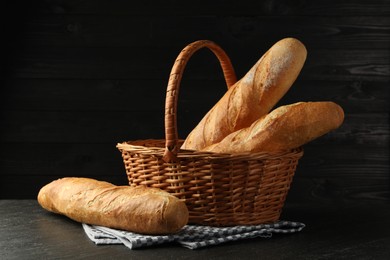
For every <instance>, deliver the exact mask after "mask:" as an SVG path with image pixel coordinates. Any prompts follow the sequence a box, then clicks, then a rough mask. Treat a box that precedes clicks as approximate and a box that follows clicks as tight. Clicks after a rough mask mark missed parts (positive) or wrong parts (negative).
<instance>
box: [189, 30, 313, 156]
mask: <svg viewBox="0 0 390 260" xmlns="http://www.w3.org/2000/svg"><path fill="white" fill-rule="evenodd" d="M306 54H307V52H306V48H305V46H304V45H303V44H302V43H301V42H300V41H298V40H297V39H294V38H286V39H283V40H280V41H279V42H277V43H275V44H274V45H273V46H272V47H271V48H270V49H269V50H268V51H267V52H266V53H265V54H264V55H263V56H262V57H261V59H260V60H259V61H258V62H257V63H256V64H255V65H254V66H253V67H252V68H251V70H250V71H249V72H248V73H247V74H246V75H245V76H244V77H243V78H242V79H241V80H240V81H238V82H237V83H236V84H234V85H233V86H232V87H231V88H230V89H229V90H228V91H227V92H226V93H225V95H224V96H223V97H222V98H221V99H220V100H219V101H218V103H217V104H216V105H215V106H214V107H213V108H212V109H211V110H210V111H209V112H208V113H207V114H206V115H205V116H204V117H203V119H202V120H201V121H200V122H199V124H198V125H197V126H196V127H195V128H194V129H193V130H192V132H191V133H190V134H189V135H188V136H187V138H186V140H185V142H184V144H183V145H182V147H181V148H182V149H189V150H200V149H202V148H204V147H206V146H209V145H211V144H214V143H217V142H219V141H221V140H222V139H223V138H224V137H226V136H227V135H228V134H230V133H232V132H235V131H237V130H239V129H241V128H244V127H249V126H250V125H251V124H252V123H253V122H254V121H255V120H257V119H258V118H260V117H261V116H263V115H265V114H267V113H268V112H269V111H270V110H271V109H272V108H273V107H274V106H275V104H276V103H277V102H278V101H279V100H280V99H281V98H282V96H283V95H284V94H285V93H286V92H287V91H288V89H289V88H290V87H291V85H292V84H293V82H294V81H295V80H296V78H297V77H298V75H299V73H300V71H301V69H302V67H303V64H304V62H305V60H306Z"/></svg>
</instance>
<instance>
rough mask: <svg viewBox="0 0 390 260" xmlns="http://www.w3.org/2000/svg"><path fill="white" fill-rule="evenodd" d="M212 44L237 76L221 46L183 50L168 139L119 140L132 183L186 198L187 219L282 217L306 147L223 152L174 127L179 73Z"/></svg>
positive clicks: (219, 221) (170, 98)
mask: <svg viewBox="0 0 390 260" xmlns="http://www.w3.org/2000/svg"><path fill="white" fill-rule="evenodd" d="M203 47H208V48H209V49H210V50H211V51H213V53H214V54H215V55H216V56H217V57H218V59H219V61H220V64H221V66H222V69H223V72H224V75H225V80H226V83H227V85H228V87H230V86H232V85H233V84H234V83H235V82H236V78H235V74H234V71H233V68H232V66H231V63H230V60H229V59H228V57H227V55H226V54H225V53H224V51H223V50H222V49H220V47H219V46H217V45H216V44H215V43H213V42H210V41H206V40H204V41H196V42H194V43H192V44H190V45H188V46H187V47H186V48H185V49H183V51H182V52H181V53H180V55H179V56H178V58H177V59H176V62H175V64H174V66H173V68H172V71H171V75H170V78H169V83H168V89H167V96H166V103H165V138H166V139H165V140H155V139H149V140H137V141H129V142H124V143H119V144H117V148H118V149H119V150H120V151H121V153H122V157H123V162H124V165H125V169H126V174H127V177H128V180H129V185H130V186H138V185H144V186H148V187H154V188H159V189H162V190H165V191H167V192H169V193H171V194H172V195H174V196H176V197H177V198H179V199H181V200H183V201H184V202H185V203H186V205H187V208H188V210H189V223H191V224H200V225H210V226H235V225H258V224H263V223H271V222H275V221H277V220H279V217H280V214H281V212H282V208H283V205H284V202H285V200H286V197H287V193H288V191H289V188H290V185H291V182H292V179H293V176H294V173H295V170H296V167H297V164H298V160H299V159H300V158H301V157H302V155H303V149H302V148H297V149H293V150H288V151H279V152H272V153H265V152H259V153H240V154H220V153H211V152H202V151H193V150H181V149H180V146H181V145H182V142H183V140H179V139H178V134H177V127H176V122H177V118H176V114H177V113H176V108H177V95H178V88H179V85H180V84H179V83H180V80H181V75H182V73H183V71H184V67H185V65H186V63H187V61H188V59H189V57H191V55H192V54H193V53H194V52H195V51H197V50H198V49H200V48H203Z"/></svg>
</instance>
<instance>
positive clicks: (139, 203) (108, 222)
mask: <svg viewBox="0 0 390 260" xmlns="http://www.w3.org/2000/svg"><path fill="white" fill-rule="evenodd" d="M38 202H39V204H40V205H41V206H42V207H43V208H44V209H46V210H48V211H51V212H54V213H58V214H62V215H65V216H67V217H69V218H71V219H73V220H75V221H78V222H81V223H87V224H93V225H101V226H106V227H111V228H117V229H122V230H127V231H131V232H136V233H142V234H151V235H157V234H170V233H175V232H178V231H179V230H180V229H181V228H182V227H183V226H184V225H186V224H187V222H188V215H189V214H188V209H187V207H186V205H185V203H184V202H182V201H180V200H179V199H178V198H176V197H174V196H173V195H170V194H169V193H168V192H165V191H162V190H160V189H157V188H148V187H144V186H138V187H130V186H116V185H113V184H111V183H108V182H104V181H97V180H94V179H89V178H76V177H67V178H62V179H58V180H55V181H53V182H51V183H49V184H47V185H46V186H44V187H43V188H42V189H41V190H40V191H39V194H38Z"/></svg>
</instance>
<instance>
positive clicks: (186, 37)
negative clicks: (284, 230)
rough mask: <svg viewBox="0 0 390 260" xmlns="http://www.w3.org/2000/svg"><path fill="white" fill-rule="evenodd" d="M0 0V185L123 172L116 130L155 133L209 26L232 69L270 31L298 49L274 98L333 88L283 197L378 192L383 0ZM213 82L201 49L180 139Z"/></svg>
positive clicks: (388, 58)
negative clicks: (185, 53)
mask: <svg viewBox="0 0 390 260" xmlns="http://www.w3.org/2000/svg"><path fill="white" fill-rule="evenodd" d="M186 2H189V1H179V0H167V1H151V0H145V1H127V0H120V1H109V0H105V1H93V0H81V1H80V0H68V1H66V0H45V1H44V0H36V1H8V2H6V3H7V4H6V5H5V6H6V9H5V13H6V14H7V15H6V16H4V17H3V19H5V20H4V21H3V23H2V26H3V27H4V30H3V31H2V33H3V41H2V42H3V43H6V45H7V46H6V47H3V48H2V52H3V56H2V61H3V63H4V67H3V73H4V72H5V73H4V75H3V77H2V80H1V90H0V91H1V92H0V95H1V98H0V100H1V107H0V109H1V110H0V111H1V113H0V142H1V150H0V198H1V199H8V198H35V197H36V195H37V192H38V190H39V188H40V187H41V186H43V185H44V184H46V183H48V182H50V181H51V180H54V179H57V178H59V177H64V176H85V177H92V178H96V179H100V180H107V181H110V182H113V183H115V184H126V175H125V171H124V167H123V164H122V161H121V155H120V153H119V152H118V151H117V150H116V148H115V145H116V143H117V142H122V141H126V140H135V139H146V138H164V121H163V112H164V99H165V90H166V84H167V80H168V76H169V72H170V69H171V66H172V64H173V61H174V60H175V58H176V56H177V55H178V53H179V52H180V50H181V49H182V48H183V47H184V46H186V45H187V44H188V43H190V42H192V41H195V40H199V39H209V40H213V41H215V42H216V43H218V44H219V45H220V46H221V47H222V48H223V49H224V50H225V51H226V52H227V53H228V55H229V56H230V58H231V60H232V62H233V64H234V67H235V69H236V72H237V75H238V77H239V78H240V77H242V76H243V75H244V74H245V73H246V72H247V70H249V69H250V67H252V65H253V64H254V63H255V62H256V61H257V60H258V59H259V58H260V57H261V55H262V54H263V53H264V52H265V51H266V50H267V49H268V48H269V47H271V45H272V44H274V43H275V42H276V41H278V40H280V39H282V38H285V37H296V38H298V39H300V40H301V41H302V42H303V43H304V44H305V45H306V47H307V49H308V57H307V61H306V64H305V66H304V68H303V70H302V73H301V75H300V76H299V78H298V80H297V81H296V82H295V84H294V85H293V87H292V88H291V89H290V91H289V93H288V94H287V95H286V96H285V97H284V98H283V100H282V101H281V102H280V104H287V103H293V102H298V101H321V100H331V101H335V102H337V103H338V104H340V105H341V106H342V107H343V108H344V110H345V113H346V117H345V122H344V124H343V126H342V127H341V128H339V129H338V130H337V131H334V132H332V133H330V134H328V135H326V136H324V137H322V138H320V139H318V140H316V141H314V142H312V143H310V144H308V145H306V146H305V155H304V158H303V159H302V160H300V164H299V168H298V170H297V172H296V175H295V178H294V181H293V185H292V188H291V191H290V194H289V196H288V203H302V202H316V203H323V204H332V203H337V204H348V203H355V202H356V203H361V202H363V203H373V202H383V201H387V202H388V201H389V198H390V177H389V102H388V101H389V87H390V86H389V78H390V77H389V76H390V45H389V42H390V18H389V17H390V1H384V0H327V1H325V0H320V1H309V0H293V1H287V0H283V1H273V0H265V1H258V0H251V1H245V0H242V1H237V0H228V1H221V0H217V1H206V0H198V1H191V4H189V3H186ZM224 91H225V85H224V80H223V75H222V73H221V70H220V67H219V64H218V62H217V59H216V58H215V57H214V56H213V55H212V54H211V52H209V51H208V50H201V51H199V52H198V53H197V54H196V55H195V56H193V58H192V59H191V61H190V63H189V64H188V66H187V68H186V71H185V74H184V77H183V81H182V85H181V91H180V97H179V122H178V126H179V134H180V136H181V137H182V138H185V136H186V135H187V134H188V133H189V131H190V130H191V129H192V128H193V127H194V126H195V125H196V123H197V122H198V121H199V120H200V119H201V118H202V116H203V115H204V113H206V112H207V111H208V109H209V108H210V107H211V106H212V105H213V104H214V103H215V102H216V101H217V100H218V99H219V98H220V97H221V96H222V94H223V93H224Z"/></svg>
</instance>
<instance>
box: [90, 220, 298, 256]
mask: <svg viewBox="0 0 390 260" xmlns="http://www.w3.org/2000/svg"><path fill="white" fill-rule="evenodd" d="M304 227H305V224H303V223H299V222H291V221H279V222H276V223H273V224H263V225H254V226H234V227H210V226H196V225H186V226H185V227H183V229H182V230H181V231H180V232H179V233H177V234H173V235H164V236H150V235H141V234H136V233H132V232H128V231H122V230H117V229H112V228H107V227H102V226H93V225H87V224H83V228H84V231H85V233H86V234H87V235H88V237H89V238H90V239H91V240H92V241H93V242H94V243H95V244H97V245H107V244H124V245H125V246H127V247H128V248H130V249H134V248H140V247H148V246H153V245H160V244H164V243H170V242H175V243H179V244H180V245H182V246H184V247H187V248H190V249H196V248H200V247H206V246H212V245H218V244H222V243H226V242H230V241H236V240H242V239H249V238H255V237H262V238H270V237H271V236H272V234H290V233H295V232H299V231H301V230H302V229H303V228H304Z"/></svg>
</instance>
